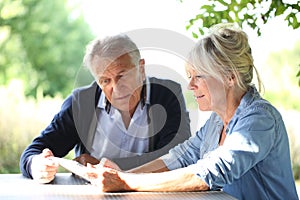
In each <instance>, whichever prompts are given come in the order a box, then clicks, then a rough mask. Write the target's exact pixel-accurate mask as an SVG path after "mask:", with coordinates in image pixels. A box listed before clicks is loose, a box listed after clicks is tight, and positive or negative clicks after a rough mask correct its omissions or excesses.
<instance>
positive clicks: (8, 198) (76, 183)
mask: <svg viewBox="0 0 300 200" xmlns="http://www.w3.org/2000/svg"><path fill="white" fill-rule="evenodd" d="M0 199H5V200H15V199H22V200H23V199H24V200H29V199H30V200H31V199H41V200H49V199H55V200H56V199H63V200H64V199H87V200H88V199H97V200H102V199H109V200H110V199H111V200H135V199H147V200H165V199H166V200H193V199H197V200H199V199H206V200H226V199H228V200H233V199H235V198H233V197H231V196H230V195H228V194H226V193H224V192H222V191H207V192H117V193H102V192H99V191H98V190H97V188H96V187H95V186H92V185H91V184H89V183H88V182H86V181H85V180H83V179H80V178H77V177H75V176H73V175H72V174H71V173H58V174H57V175H56V178H55V179H54V180H53V181H52V182H51V183H49V184H39V183H37V182H35V181H33V180H31V179H27V178H25V177H23V176H22V175H21V174H0Z"/></svg>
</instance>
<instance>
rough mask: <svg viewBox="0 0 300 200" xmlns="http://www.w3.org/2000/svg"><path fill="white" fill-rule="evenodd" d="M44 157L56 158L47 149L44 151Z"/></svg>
mask: <svg viewBox="0 0 300 200" xmlns="http://www.w3.org/2000/svg"><path fill="white" fill-rule="evenodd" d="M42 156H43V157H45V158H47V157H50V156H54V155H53V153H52V151H51V150H50V149H48V148H46V149H44V150H43V152H42Z"/></svg>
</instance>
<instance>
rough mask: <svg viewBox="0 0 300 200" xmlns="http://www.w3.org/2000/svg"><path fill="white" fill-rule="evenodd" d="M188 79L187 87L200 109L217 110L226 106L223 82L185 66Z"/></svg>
mask: <svg viewBox="0 0 300 200" xmlns="http://www.w3.org/2000/svg"><path fill="white" fill-rule="evenodd" d="M186 72H187V76H188V79H189V85H188V89H189V90H192V91H193V92H194V98H195V100H196V102H197V104H198V107H199V109H200V110H201V111H215V112H218V111H220V109H221V110H223V109H224V108H225V107H226V91H225V87H224V85H223V83H222V82H221V81H219V80H217V79H215V78H213V77H211V76H207V75H203V74H199V73H198V72H197V71H195V70H194V69H193V68H191V67H187V68H186Z"/></svg>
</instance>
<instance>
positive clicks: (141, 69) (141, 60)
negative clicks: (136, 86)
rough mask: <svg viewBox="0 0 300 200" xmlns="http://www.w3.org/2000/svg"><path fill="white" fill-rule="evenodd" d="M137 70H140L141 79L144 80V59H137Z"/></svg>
mask: <svg viewBox="0 0 300 200" xmlns="http://www.w3.org/2000/svg"><path fill="white" fill-rule="evenodd" d="M139 70H140V73H141V74H142V78H143V80H145V79H146V73H145V59H140V61H139Z"/></svg>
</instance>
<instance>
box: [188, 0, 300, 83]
mask: <svg viewBox="0 0 300 200" xmlns="http://www.w3.org/2000/svg"><path fill="white" fill-rule="evenodd" d="M277 16H284V19H285V21H286V22H287V25H288V26H290V27H292V28H293V29H297V28H299V27H300V23H299V21H298V19H299V17H300V1H296V3H286V2H284V1H282V0H272V1H270V0H208V2H207V4H205V5H202V6H201V7H200V11H199V14H197V15H196V16H195V17H194V18H193V19H190V20H189V24H188V25H187V26H186V29H187V30H189V29H191V28H196V31H192V35H193V37H194V38H198V37H199V34H200V35H203V34H204V33H205V32H207V31H208V29H209V27H211V26H212V25H214V24H218V23H224V22H225V23H226V22H230V23H236V24H238V25H239V26H240V27H242V26H243V25H245V24H247V25H249V26H250V27H251V28H252V29H253V30H255V31H256V32H257V34H258V35H261V26H262V25H263V24H266V23H267V22H268V21H269V20H270V19H272V18H274V17H277ZM297 77H299V78H298V85H299V87H300V70H299V72H298V73H297Z"/></svg>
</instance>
